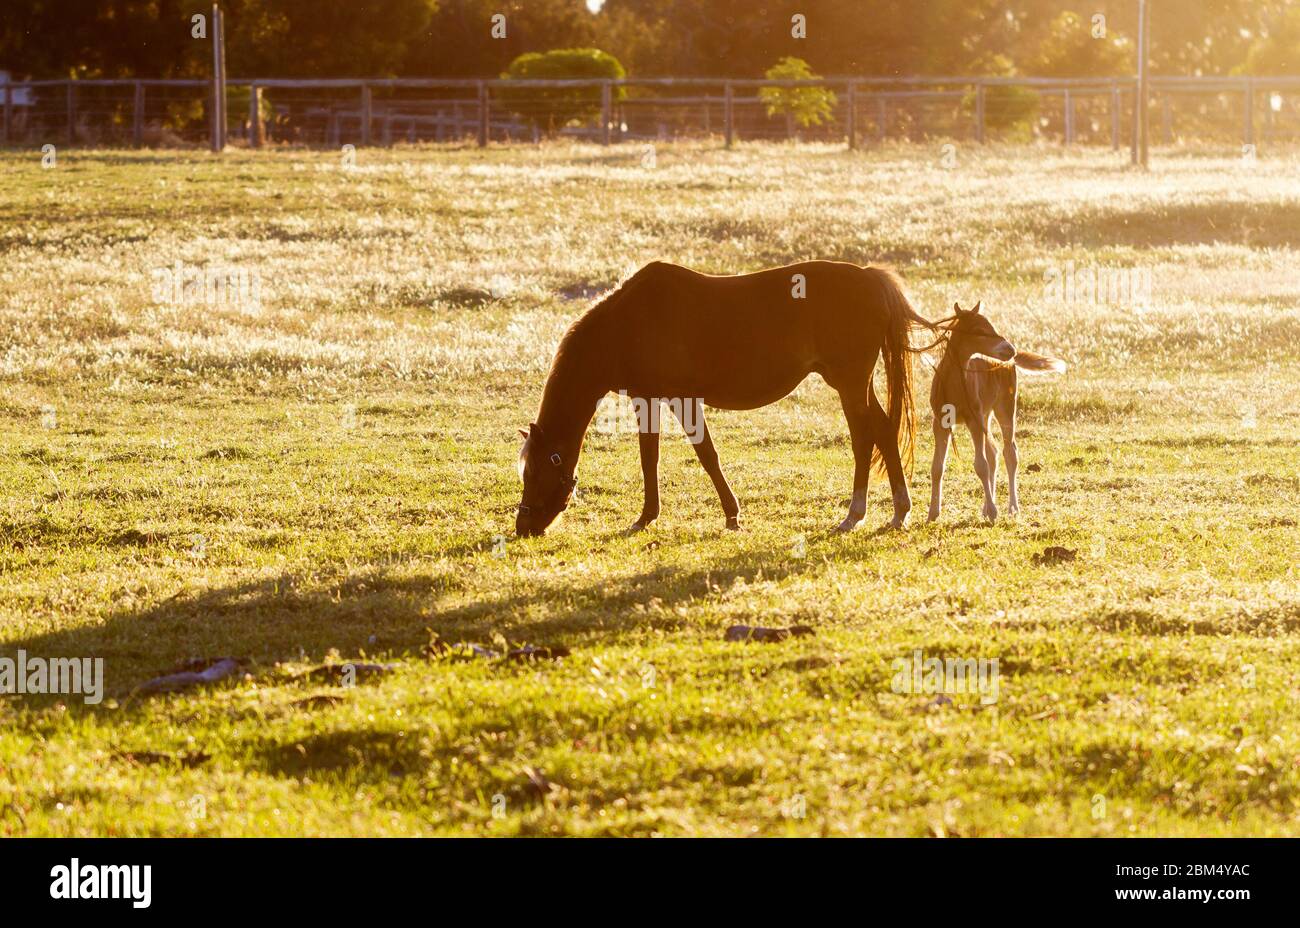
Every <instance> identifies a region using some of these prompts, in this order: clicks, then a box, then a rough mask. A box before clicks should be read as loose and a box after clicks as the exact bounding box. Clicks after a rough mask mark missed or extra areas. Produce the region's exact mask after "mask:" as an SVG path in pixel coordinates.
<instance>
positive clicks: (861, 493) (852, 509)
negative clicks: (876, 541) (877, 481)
mask: <svg viewBox="0 0 1300 928" xmlns="http://www.w3.org/2000/svg"><path fill="white" fill-rule="evenodd" d="M866 514H867V488H866V487H863V488H862V489H860V490H854V491H853V498H852V499H851V500H849V514H848V515H847V516H845V517H844V521H843V522H841V523H840V527H839V529H838V530H839V531H841V532H851V531H853V529H855V528H857V525H858V523H859V522H861V521H862V520H863V518H864V517H865V516H866Z"/></svg>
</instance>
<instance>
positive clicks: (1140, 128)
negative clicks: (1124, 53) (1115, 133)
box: [1133, 0, 1151, 168]
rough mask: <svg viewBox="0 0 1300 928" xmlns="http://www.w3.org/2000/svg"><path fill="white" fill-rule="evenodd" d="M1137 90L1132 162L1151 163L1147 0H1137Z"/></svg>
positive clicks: (1149, 33)
mask: <svg viewBox="0 0 1300 928" xmlns="http://www.w3.org/2000/svg"><path fill="white" fill-rule="evenodd" d="M1137 44H1138V49H1137V54H1138V61H1137V92H1136V93H1135V94H1134V99H1133V163H1134V164H1140V165H1142V167H1144V168H1145V167H1148V166H1149V165H1150V163H1151V142H1150V136H1151V131H1150V130H1151V127H1150V121H1149V119H1148V116H1149V109H1150V94H1151V88H1150V84H1149V76H1148V74H1147V70H1148V68H1147V63H1148V61H1149V60H1150V58H1151V16H1150V9H1149V7H1148V0H1138V43H1137Z"/></svg>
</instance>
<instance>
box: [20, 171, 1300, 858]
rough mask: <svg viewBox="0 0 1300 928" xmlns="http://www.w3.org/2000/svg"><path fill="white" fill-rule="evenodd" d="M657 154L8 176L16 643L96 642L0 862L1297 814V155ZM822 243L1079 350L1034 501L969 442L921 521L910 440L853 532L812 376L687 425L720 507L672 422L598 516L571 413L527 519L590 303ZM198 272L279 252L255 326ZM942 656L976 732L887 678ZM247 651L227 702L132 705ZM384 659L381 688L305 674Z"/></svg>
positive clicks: (606, 481) (55, 706)
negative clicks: (94, 692) (1147, 295)
mask: <svg viewBox="0 0 1300 928" xmlns="http://www.w3.org/2000/svg"><path fill="white" fill-rule="evenodd" d="M656 155H657V157H656V165H657V166H656V167H654V168H646V167H643V166H642V161H641V149H640V148H639V147H636V148H632V147H628V148H619V147H615V148H611V149H601V148H594V147H585V146H584V147H566V146H559V145H554V146H542V147H540V148H532V147H519V148H513V149H495V148H494V149H490V150H489V151H487V152H486V153H481V152H478V151H476V150H473V149H469V150H460V149H448V148H442V149H396V150H391V151H369V150H364V151H362V152H360V153H359V154H358V165H357V167H356V168H355V169H353V170H344V169H342V168H341V167H340V165H339V158H338V156H337V155H336V154H331V153H319V152H303V151H296V152H295V151H286V152H267V153H258V154H252V153H247V152H232V153H230V154H227V155H226V156H225V157H223V158H221V159H219V160H218V159H214V158H211V157H209V156H207V155H205V154H178V153H135V152H101V153H82V152H75V151H73V152H61V153H60V155H59V162H58V167H56V168H55V169H53V170H42V169H41V167H40V156H39V153H30V152H8V153H4V154H0V175H2V176H3V178H4V183H3V185H0V383H2V384H3V392H2V393H0V488H2V490H3V497H2V503H0V505H2V508H0V657H13V656H14V655H15V653H16V651H17V650H18V649H20V648H21V649H24V650H26V651H27V653H28V654H30V655H35V656H45V657H72V656H98V657H103V658H104V659H105V665H106V675H107V690H108V697H107V698H106V699H105V700H104V702H103V703H102V704H100V705H98V706H88V705H84V704H83V702H82V700H81V699H80V698H79V697H53V696H50V697H35V696H5V697H0V834H8V835H16V834H39V835H69V834H76V835H100V834H110V835H123V834H165V835H172V834H181V835H186V834H193V835H202V834H220V835H253V834H289V835H298V834H307V835H314V834H330V835H340V834H566V835H593V834H615V835H646V834H707V835H748V834H808V835H815V834H886V835H928V834H945V835H1010V834H1061V835H1132V834H1141V835H1149V834H1173V835H1195V834H1295V833H1296V832H1297V831H1298V830H1300V828H1298V823H1300V742H1298V740H1297V739H1298V736H1300V721H1298V718H1300V717H1298V716H1297V713H1296V711H1295V708H1296V702H1295V701H1296V692H1297V684H1298V682H1300V681H1298V680H1297V669H1296V668H1297V667H1298V666H1300V664H1298V663H1297V658H1300V587H1298V586H1297V583H1296V580H1297V578H1296V562H1297V554H1298V553H1300V534H1298V533H1297V530H1296V520H1297V518H1300V517H1298V516H1297V507H1296V499H1297V490H1298V489H1300V463H1298V462H1297V459H1296V454H1295V452H1296V447H1297V441H1296V437H1295V430H1296V426H1297V418H1296V409H1297V408H1300V311H1298V310H1297V309H1296V307H1297V305H1298V304H1297V296H1300V289H1298V288H1300V261H1298V260H1297V251H1296V241H1295V237H1294V232H1295V230H1294V216H1295V215H1296V210H1297V209H1300V198H1298V197H1297V192H1296V188H1295V181H1294V178H1295V176H1296V170H1297V168H1300V152H1296V151H1279V152H1273V153H1271V154H1270V153H1266V156H1262V157H1261V158H1260V160H1259V161H1258V162H1257V163H1255V164H1253V165H1247V164H1245V163H1243V162H1239V161H1238V160H1237V159H1235V158H1233V157H1232V156H1231V155H1224V156H1222V157H1219V156H1215V155H1212V154H1206V153H1200V154H1198V155H1191V154H1187V153H1183V152H1179V151H1161V152H1157V153H1156V156H1155V158H1154V168H1153V170H1152V171H1151V173H1150V174H1149V175H1143V174H1140V173H1135V172H1133V171H1131V170H1129V169H1128V168H1127V167H1126V166H1125V165H1124V164H1123V163H1122V161H1121V160H1120V159H1119V157H1118V156H1113V155H1111V153H1110V152H1108V151H1082V150H1080V151H1076V152H1073V153H1064V154H1063V153H1062V152H1060V151H1059V150H1053V149H1028V148H1024V149H1014V148H1008V149H998V148H989V149H986V150H980V151H976V150H974V149H969V148H963V149H960V150H959V153H958V155H959V157H958V164H957V167H956V168H954V169H951V170H946V169H944V168H943V167H942V166H941V163H940V157H941V153H940V152H939V151H938V149H937V146H936V147H935V149H934V150H931V149H930V148H928V147H921V146H914V147H888V148H883V149H880V150H875V151H871V152H862V153H853V154H850V153H846V152H842V151H839V150H836V149H833V148H824V147H818V146H802V147H798V146H753V147H750V146H741V147H740V148H738V149H737V150H735V151H732V152H725V151H721V150H718V149H716V148H714V147H712V146H660V147H659V150H658V151H657V153H656ZM809 258H835V259H843V260H850V261H856V262H859V263H869V262H873V261H880V260H888V261H892V262H894V263H896V264H897V265H898V266H899V268H900V270H901V271H902V272H903V273H904V275H905V277H906V279H907V280H908V283H909V285H910V287H911V289H912V290H913V296H914V300H915V302H916V304H917V306H918V307H919V308H920V309H921V311H922V312H923V313H925V314H926V315H928V316H931V317H938V316H941V315H943V314H945V312H946V308H947V307H949V306H951V304H952V303H953V301H954V300H960V301H961V302H962V303H963V305H966V304H967V303H969V302H974V301H975V300H976V299H982V300H983V301H984V305H985V307H986V311H987V312H988V313H989V314H990V316H991V318H992V319H993V321H994V324H995V325H996V326H997V327H998V328H999V330H1000V331H1001V332H1002V333H1003V334H1005V335H1007V336H1008V337H1009V338H1010V339H1011V340H1012V341H1014V342H1015V343H1016V344H1018V345H1020V346H1022V347H1025V348H1028V349H1032V350H1037V351H1041V352H1045V353H1049V354H1055V355H1059V356H1061V357H1063V358H1065V359H1067V360H1068V361H1069V362H1070V364H1071V369H1070V372H1069V373H1068V374H1066V375H1065V376H1063V377H1055V378H1040V379H1028V378H1026V379H1025V380H1024V381H1023V386H1022V437H1021V442H1020V444H1021V456H1022V465H1021V496H1022V504H1023V511H1022V513H1021V515H1020V517H1019V518H1018V519H1017V520H1014V521H1001V522H999V523H997V524H995V525H992V526H989V525H985V524H982V523H981V522H980V521H979V520H978V516H979V506H980V501H979V495H978V492H977V483H976V480H975V477H974V474H973V472H972V469H971V455H970V450H969V441H968V439H967V438H966V436H965V435H962V436H961V437H960V440H959V442H958V445H957V451H956V454H955V456H954V458H953V459H952V461H951V462H950V465H949V475H948V500H947V510H946V512H945V515H944V518H943V520H942V521H940V522H939V523H937V524H934V525H927V524H925V522H924V514H925V508H926V503H927V502H928V497H929V468H928V455H929V452H930V448H931V444H930V439H929V429H928V425H927V424H926V423H924V422H923V424H922V430H921V440H920V445H921V447H920V455H919V457H920V460H919V464H918V467H917V471H916V474H915V476H914V478H913V481H912V491H913V496H914V499H915V500H916V503H917V508H916V511H915V512H914V517H918V520H917V521H916V522H915V523H914V525H913V526H912V527H911V528H910V529H908V530H906V531H903V532H888V533H884V532H877V531H875V529H876V527H877V526H879V525H881V524H883V523H884V522H885V521H886V519H887V518H888V516H889V514H890V511H891V509H890V506H889V502H888V493H887V492H886V490H885V487H884V485H883V483H882V482H879V481H877V482H875V483H873V487H872V490H871V495H870V501H869V507H870V508H869V513H868V520H867V523H865V524H864V526H863V527H862V529H860V530H859V531H858V532H856V533H854V534H852V535H850V536H847V537H841V536H836V535H832V534H830V532H829V529H831V528H832V527H833V526H834V525H836V524H837V523H838V521H839V520H840V519H841V518H842V517H843V515H844V510H845V505H846V501H847V497H848V495H849V491H850V486H849V483H850V478H851V471H852V463H851V453H850V450H849V446H848V440H847V429H846V428H845V426H844V423H843V421H842V417H841V414H840V412H839V405H838V400H837V398H836V397H835V395H834V393H833V392H832V391H830V390H829V388H827V387H826V386H825V385H824V384H822V383H821V382H820V381H817V380H816V379H815V378H814V379H812V380H810V381H809V382H807V383H805V384H804V385H803V386H801V387H800V389H799V390H797V391H796V392H795V394H793V395H792V396H791V397H788V398H787V399H785V400H783V401H781V402H780V403H778V404H776V405H774V406H772V407H769V408H767V409H765V410H759V411H756V412H750V413H734V412H725V411H715V412H713V413H712V414H711V425H712V429H713V432H714V436H715V439H716V441H717V444H718V447H719V450H720V453H721V456H722V461H723V466H724V468H725V469H726V471H727V473H728V475H729V477H730V479H731V482H732V485H733V487H734V488H735V490H736V492H737V494H738V496H739V497H740V499H741V504H742V518H743V520H744V523H745V527H746V528H745V531H743V532H741V533H729V532H725V531H724V530H723V517H722V513H721V509H720V507H719V505H718V503H717V500H716V497H715V496H714V493H713V490H712V487H711V485H710V484H709V481H708V478H707V477H706V476H705V474H704V473H703V471H702V470H701V469H700V468H699V467H698V465H697V464H696V463H695V461H694V458H693V455H692V453H691V451H690V448H689V447H688V446H687V444H686V443H685V442H684V441H681V440H672V439H670V440H667V441H665V443H664V449H663V451H664V453H663V458H664V459H663V463H662V465H661V472H662V477H663V501H664V511H663V515H662V516H661V517H660V520H659V522H658V523H657V524H656V526H655V527H654V528H653V529H652V530H651V531H650V532H648V533H645V534H641V535H637V536H631V537H628V536H624V535H623V534H622V530H623V529H624V528H625V527H626V526H627V525H628V524H630V523H631V521H632V520H633V519H634V518H635V516H636V514H637V513H638V512H639V510H640V504H641V487H640V476H639V467H638V463H637V452H636V442H635V438H634V436H632V435H627V434H593V435H591V436H589V438H588V441H587V445H586V450H585V452H584V456H583V459H582V463H581V466H580V476H581V488H580V498H579V500H578V501H577V503H576V505H575V506H574V507H573V508H572V509H571V510H570V511H569V512H568V513H566V515H565V518H564V520H563V521H562V522H560V523H559V524H557V525H556V526H555V527H554V528H553V529H552V530H551V531H550V532H549V533H548V534H547V535H546V536H545V537H543V538H541V539H533V540H516V539H514V538H513V536H512V534H511V529H512V526H513V514H512V512H511V507H512V506H513V505H514V504H515V503H517V502H518V495H519V487H518V479H517V476H516V473H515V467H514V464H515V456H516V454H517V451H518V444H517V441H518V440H517V437H516V434H515V429H516V427H518V426H522V425H526V424H527V422H528V421H529V420H530V419H531V418H532V416H533V414H534V413H535V410H536V404H537V401H538V399H539V397H540V391H541V386H542V381H543V378H544V376H545V370H546V367H547V365H548V364H549V360H550V356H551V352H552V351H553V349H554V346H555V343H556V341H557V339H558V337H559V335H560V333H561V332H562V331H563V329H564V327H565V326H566V325H567V324H568V322H569V321H571V320H572V319H573V318H574V317H576V316H577V315H578V314H579V313H581V312H582V311H583V309H585V307H586V306H587V305H588V304H589V302H590V298H591V296H592V294H594V293H597V292H599V290H600V289H602V288H604V287H607V286H610V285H612V284H614V283H616V282H617V281H618V280H619V279H620V278H621V277H622V276H623V275H625V274H626V273H628V272H629V271H631V270H633V269H635V268H636V267H638V266H640V265H642V264H644V263H645V262H647V261H650V260H653V259H663V260H670V261H676V262H680V263H684V264H688V265H691V266H694V267H697V268H700V269H702V270H706V271H712V272H728V273H730V272H741V271H747V270H753V269H756V268H759V267H763V266H767V265H771V264H778V263H786V262H791V261H795V260H802V259H809ZM177 261H180V262H182V263H183V264H185V265H187V266H189V267H202V266H204V265H205V264H208V263H211V264H213V265H226V266H234V267H238V268H245V269H250V270H255V271H256V273H258V274H259V275H260V279H261V283H262V302H261V306H260V308H257V309H255V310H252V309H249V308H248V307H242V308H241V307H230V306H213V307H208V306H202V305H192V304H190V305H180V306H176V305H170V304H159V303H157V302H155V301H154V299H153V295H152V292H151V272H152V271H153V270H154V269H156V268H161V267H172V266H174V264H175V262H177ZM1071 261H1073V262H1074V263H1075V265H1076V266H1078V267H1084V266H1092V265H1097V266H1100V267H1104V268H1108V269H1115V268H1138V269H1145V270H1148V271H1150V273H1151V275H1152V281H1153V285H1152V300H1151V303H1150V305H1149V306H1146V307H1135V306H1131V305H1123V304H1094V303H1086V302H1078V301H1076V302H1067V301H1065V300H1062V299H1060V298H1059V297H1054V296H1052V295H1051V294H1050V293H1047V292H1046V288H1045V285H1044V273H1045V271H1046V270H1047V269H1048V268H1051V267H1057V268H1063V267H1065V266H1066V265H1067V264H1068V262H1071ZM927 390H928V375H926V374H923V375H922V377H921V382H920V384H919V387H918V393H919V394H920V396H921V405H922V406H923V407H924V406H925V403H924V396H925V394H926V391H927ZM1030 466H1033V467H1034V468H1035V469H1034V470H1032V471H1031V470H1029V469H1028V468H1029V467H1030ZM1002 490H1003V492H1005V483H1004V482H1003V483H1002ZM499 535H505V536H508V537H507V539H506V541H505V544H504V550H503V552H502V551H500V550H495V549H496V548H498V547H499V546H498V545H497V544H495V543H494V539H495V538H496V536H499ZM1053 545H1060V546H1064V547H1067V548H1070V549H1074V550H1075V551H1077V552H1078V555H1077V559H1076V560H1074V561H1073V562H1069V563H1063V564H1057V565H1043V564H1039V563H1037V562H1036V561H1035V555H1037V554H1040V553H1041V552H1042V551H1043V550H1044V549H1045V548H1047V547H1049V546H1053ZM800 555H802V556H800ZM735 623H744V624H761V625H768V626H773V625H777V626H779V625H789V624H808V625H812V626H814V627H815V634H814V635H813V636H811V637H806V638H797V639H791V640H788V641H785V642H782V643H776V644H759V643H752V644H739V643H732V642H727V641H724V640H723V631H724V630H725V628H726V627H727V626H728V625H731V624H735ZM435 635H436V636H437V638H438V639H439V640H440V641H442V642H447V643H453V644H454V643H460V642H473V643H477V644H480V645H483V646H485V647H494V648H498V649H499V648H501V647H502V646H504V645H515V644H518V643H530V644H536V645H562V646H565V647H567V648H569V649H571V653H570V654H569V656H567V657H563V658H560V659H558V660H554V661H537V662H533V663H513V662H499V661H491V660H484V659H470V658H466V657H463V656H454V655H453V656H434V657H429V656H426V654H425V646H426V645H427V644H428V643H429V641H430V639H431V637H432V636H435ZM918 650H919V651H922V652H924V654H925V655H926V656H929V657H954V658H977V659H978V658H987V659H997V660H998V661H999V669H1000V679H999V698H998V701H997V703H996V705H993V706H984V705H981V704H980V702H979V699H978V697H977V696H974V695H970V694H967V695H960V694H958V695H952V696H951V700H952V702H951V704H946V703H940V704H936V701H935V699H934V697H933V696H930V695H925V694H905V693H895V692H893V691H892V689H891V680H892V677H893V672H894V671H893V664H894V661H896V660H898V659H900V658H908V659H910V657H911V655H912V654H913V652H915V651H918ZM224 655H231V656H236V657H240V658H244V659H246V661H247V664H246V671H247V673H246V675H245V676H244V677H243V678H242V679H239V680H235V681H230V682H226V683H223V684H218V685H216V686H214V687H212V688H210V689H206V690H198V691H193V692H190V693H186V694H179V695H172V696H156V697H139V696H134V697H133V696H131V695H130V694H131V691H132V690H133V689H134V688H135V687H136V686H138V685H139V684H140V683H142V682H144V681H145V680H147V679H149V678H151V677H153V676H156V675H158V674H160V673H163V672H166V671H168V670H169V669H171V668H173V667H174V666H175V665H177V664H178V663H179V662H181V661H184V660H186V659H189V658H197V657H216V656H224ZM363 657H364V659H366V660H371V661H383V662H393V663H396V664H397V665H398V666H397V669H396V670H394V671H393V672H392V673H390V674H388V675H385V676H382V677H380V678H378V679H374V680H365V681H362V682H358V683H357V685H355V686H352V687H345V686H341V685H340V686H333V685H328V684H323V683H316V682H306V681H302V680H297V679H294V677H295V675H296V674H297V673H300V672H301V671H303V670H305V669H307V668H309V667H312V666H315V665H318V664H320V663H322V662H333V663H343V662H347V661H353V660H358V659H362V658H363ZM322 696H328V697H331V698H328V699H322V698H314V697H322ZM1098 797H1100V798H1098ZM800 807H802V810H803V814H802V816H801V815H799V814H798V812H799V810H800Z"/></svg>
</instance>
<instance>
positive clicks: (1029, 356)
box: [1012, 351, 1065, 374]
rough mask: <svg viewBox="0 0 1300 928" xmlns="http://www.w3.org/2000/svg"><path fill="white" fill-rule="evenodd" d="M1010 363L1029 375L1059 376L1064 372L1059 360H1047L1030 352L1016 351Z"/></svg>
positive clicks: (1044, 356) (1063, 363) (1043, 356)
mask: <svg viewBox="0 0 1300 928" xmlns="http://www.w3.org/2000/svg"><path fill="white" fill-rule="evenodd" d="M1012 362H1013V363H1014V364H1015V365H1016V367H1018V368H1020V369H1021V370H1022V371H1027V372H1029V373H1031V374H1060V373H1062V372H1064V370H1065V362H1064V361H1062V360H1061V359H1060V358H1049V357H1047V356H1046V355H1041V354H1034V352H1032V351H1017V352H1016V356H1015V357H1014V358H1012Z"/></svg>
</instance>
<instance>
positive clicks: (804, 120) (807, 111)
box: [758, 57, 835, 128]
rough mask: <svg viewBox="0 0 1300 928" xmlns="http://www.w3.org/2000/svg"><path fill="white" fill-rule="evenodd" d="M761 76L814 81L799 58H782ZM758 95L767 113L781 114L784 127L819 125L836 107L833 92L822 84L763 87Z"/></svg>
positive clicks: (807, 68)
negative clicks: (794, 124) (784, 120)
mask: <svg viewBox="0 0 1300 928" xmlns="http://www.w3.org/2000/svg"><path fill="white" fill-rule="evenodd" d="M764 76H765V77H766V78H767V79H768V80H773V81H806V80H815V79H816V78H817V76H818V75H816V74H814V73H813V71H812V68H810V67H809V66H808V62H806V61H804V60H803V59H802V58H790V57H786V58H782V59H781V60H780V61H778V62H777V63H776V64H774V65H772V67H770V68H768V69H767V72H766V73H765V74H764ZM758 98H759V99H760V100H761V101H762V102H763V105H764V106H765V107H766V108H767V115H769V116H784V117H785V118H786V124H787V126H790V125H791V124H792V123H798V124H799V125H800V126H803V127H804V128H807V127H808V126H820V125H821V124H822V123H823V122H825V121H826V120H827V119H829V118H830V117H831V113H832V112H833V110H834V107H835V93H834V91H831V90H828V89H827V88H825V87H762V88H759V91H758Z"/></svg>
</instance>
